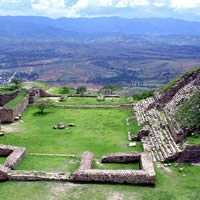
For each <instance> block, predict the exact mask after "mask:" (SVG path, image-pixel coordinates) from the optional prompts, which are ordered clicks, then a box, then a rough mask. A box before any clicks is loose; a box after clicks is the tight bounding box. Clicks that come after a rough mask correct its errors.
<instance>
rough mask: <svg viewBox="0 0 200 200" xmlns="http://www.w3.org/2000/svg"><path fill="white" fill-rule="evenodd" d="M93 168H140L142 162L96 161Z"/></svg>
mask: <svg viewBox="0 0 200 200" xmlns="http://www.w3.org/2000/svg"><path fill="white" fill-rule="evenodd" d="M93 169H108V170H112V169H113V170H119V169H122V170H140V163H139V162H136V163H100V164H98V163H95V164H94V167H93Z"/></svg>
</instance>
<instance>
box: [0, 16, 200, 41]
mask: <svg viewBox="0 0 200 200" xmlns="http://www.w3.org/2000/svg"><path fill="white" fill-rule="evenodd" d="M0 27H1V29H0V37H1V38H8V39H37V40H65V39H66V40H68V39H94V38H101V37H105V36H113V35H114V36H116V35H121V34H122V35H129V34H141V35H146V34H147V35H148V34H150V35H170V34H173V35H174V34H177V35H179V34H180V35H198V34H199V33H200V22H189V21H184V20H177V19H163V18H151V19H150V18H148V19H125V18H119V17H110V18H60V19H56V20H54V19H50V18H47V17H0Z"/></svg>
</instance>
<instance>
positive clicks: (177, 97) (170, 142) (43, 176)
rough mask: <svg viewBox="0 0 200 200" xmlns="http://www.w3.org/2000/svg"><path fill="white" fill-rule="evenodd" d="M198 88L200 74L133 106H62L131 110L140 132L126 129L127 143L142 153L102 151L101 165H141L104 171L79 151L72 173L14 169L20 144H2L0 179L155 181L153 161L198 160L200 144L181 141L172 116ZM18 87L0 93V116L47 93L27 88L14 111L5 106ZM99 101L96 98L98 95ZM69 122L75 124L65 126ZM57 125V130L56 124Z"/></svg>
mask: <svg viewBox="0 0 200 200" xmlns="http://www.w3.org/2000/svg"><path fill="white" fill-rule="evenodd" d="M199 90H200V73H199V72H198V73H194V74H192V75H190V76H186V77H184V78H183V79H181V80H180V81H178V82H177V83H176V84H175V85H174V86H172V87H171V88H170V89H168V90H167V92H165V93H162V92H161V91H156V92H155V95H154V96H153V97H149V98H146V99H143V100H141V101H139V102H138V103H136V104H124V105H62V106H54V107H61V108H66V109H67V108H109V109H114V108H118V109H119V108H121V109H131V110H132V111H133V116H131V117H129V118H128V119H127V120H126V122H127V124H129V121H130V120H131V119H132V118H136V119H137V122H138V124H139V125H141V126H142V128H141V130H140V131H139V132H138V133H137V135H136V134H135V133H132V132H131V131H129V132H128V140H129V141H141V143H142V145H143V150H144V152H142V153H139V152H127V153H122V152H119V153H113V154H109V155H105V156H103V157H102V159H101V163H136V162H138V163H139V166H140V169H139V170H131V169H129V170H125V169H121V170H111V169H110V170H104V169H102V170H101V169H94V168H93V164H94V162H95V155H94V153H93V152H83V154H82V158H81V161H80V166H79V168H78V169H77V170H75V171H74V172H73V173H72V174H70V173H66V172H57V173H50V172H43V171H23V170H15V167H16V166H17V165H18V164H19V162H20V161H22V160H23V159H24V158H25V155H26V149H25V148H23V147H15V146H7V145H0V156H3V157H7V159H6V161H5V162H4V164H2V165H0V180H1V181H5V180H17V181H39V180H49V181H69V182H97V183H98V182H99V183H120V184H142V185H145V184H149V185H155V184H156V173H155V170H154V163H155V162H170V161H177V162H181V163H200V146H199V145H196V146H192V145H182V142H183V141H184V138H185V137H186V136H187V135H186V133H185V131H184V130H183V129H182V128H181V126H180V125H179V123H178V121H177V120H176V119H175V113H176V111H177V110H178V108H179V107H180V105H181V104H182V103H183V102H185V101H187V100H189V99H190V97H192V96H193V95H194V93H195V92H196V91H199ZM18 93H19V92H18V91H16V92H15V93H13V94H11V95H0V106H2V107H0V120H1V121H2V122H13V121H14V120H15V118H16V117H17V116H19V115H21V113H22V112H23V111H24V110H25V108H26V107H27V105H28V104H29V103H30V104H32V103H34V101H35V100H36V99H37V98H39V97H50V96H51V95H49V94H47V93H46V92H45V91H43V90H38V89H31V90H30V91H29V92H28V94H27V95H26V96H25V98H24V99H23V101H21V102H20V103H19V104H17V105H16V106H15V107H14V108H13V109H6V108H4V107H3V106H4V105H5V104H7V103H8V102H9V101H12V100H13V99H14V98H16V97H17V95H18ZM98 100H99V99H98ZM69 126H75V125H74V124H69ZM55 129H57V128H55Z"/></svg>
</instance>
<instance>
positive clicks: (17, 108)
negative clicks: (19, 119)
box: [13, 95, 29, 118]
mask: <svg viewBox="0 0 200 200" xmlns="http://www.w3.org/2000/svg"><path fill="white" fill-rule="evenodd" d="M28 104H29V95H27V96H26V97H25V98H24V100H23V101H22V102H21V103H19V104H17V105H16V106H15V108H14V109H13V115H14V118H15V117H16V116H17V115H19V114H21V113H22V112H24V110H25V109H26V107H27V106H28Z"/></svg>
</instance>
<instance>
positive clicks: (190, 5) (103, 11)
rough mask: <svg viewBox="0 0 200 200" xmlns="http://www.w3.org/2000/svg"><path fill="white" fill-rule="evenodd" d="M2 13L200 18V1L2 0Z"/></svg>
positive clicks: (198, 19) (50, 15)
mask: <svg viewBox="0 0 200 200" xmlns="http://www.w3.org/2000/svg"><path fill="white" fill-rule="evenodd" d="M0 15H2V16H5V15H6V16H7V15H14V16H15V15H26V16H27V15H29V16H32V15H36V16H47V17H51V18H59V17H102V16H119V17H128V18H135V17H139V18H143V17H170V18H181V19H186V20H195V21H200V0H0Z"/></svg>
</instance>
